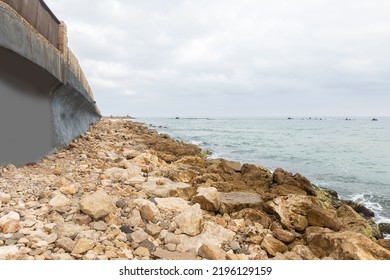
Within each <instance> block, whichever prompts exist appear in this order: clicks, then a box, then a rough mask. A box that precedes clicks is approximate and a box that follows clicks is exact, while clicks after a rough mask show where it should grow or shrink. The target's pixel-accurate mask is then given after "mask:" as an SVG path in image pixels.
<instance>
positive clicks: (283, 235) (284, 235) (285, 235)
mask: <svg viewBox="0 0 390 280" xmlns="http://www.w3.org/2000/svg"><path fill="white" fill-rule="evenodd" d="M272 233H273V236H274V237H275V238H276V239H278V240H280V241H282V242H285V243H291V242H293V241H294V240H295V235H294V234H293V233H292V232H291V231H288V230H283V229H279V228H276V229H274V230H273V231H272Z"/></svg>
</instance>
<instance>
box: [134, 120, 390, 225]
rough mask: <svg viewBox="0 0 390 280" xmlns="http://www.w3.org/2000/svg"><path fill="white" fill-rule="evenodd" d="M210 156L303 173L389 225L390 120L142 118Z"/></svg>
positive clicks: (152, 125) (319, 185) (318, 184)
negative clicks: (363, 206)
mask: <svg viewBox="0 0 390 280" xmlns="http://www.w3.org/2000/svg"><path fill="white" fill-rule="evenodd" d="M139 121H142V122H145V123H146V124H147V125H149V126H151V127H155V128H156V129H157V130H158V131H159V132H160V133H166V134H169V135H170V136H171V137H173V138H175V139H178V140H183V141H185V142H188V143H193V144H197V145H199V146H200V147H201V148H203V149H205V150H210V151H211V152H212V155H211V157H214V158H219V157H220V158H225V159H228V160H234V161H240V162H241V163H254V164H258V165H261V166H264V167H266V168H268V169H270V170H271V171H272V170H275V169H276V168H278V167H281V168H283V169H285V170H287V171H290V172H293V173H300V174H302V175H303V176H305V177H307V178H308V179H309V180H310V181H311V182H312V183H313V184H315V185H317V186H318V187H326V188H331V189H333V190H336V191H337V192H338V194H339V197H340V198H343V199H350V200H354V201H358V202H361V203H363V204H364V205H365V206H367V207H368V208H369V209H371V210H373V211H374V212H375V214H376V217H375V219H376V221H377V222H387V223H389V222H390V118H379V119H378V121H372V119H371V118H352V119H346V118H337V117H334V118H293V119H287V118H262V119H211V118H210V119H209V118H205V119H201V118H199V119H182V118H180V119H176V118H173V119H168V118H166V119H162V118H149V119H140V120H139Z"/></svg>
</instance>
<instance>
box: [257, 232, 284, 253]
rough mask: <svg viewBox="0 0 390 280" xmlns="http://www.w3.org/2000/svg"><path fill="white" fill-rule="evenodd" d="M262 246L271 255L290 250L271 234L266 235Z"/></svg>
mask: <svg viewBox="0 0 390 280" xmlns="http://www.w3.org/2000/svg"><path fill="white" fill-rule="evenodd" d="M261 248H262V249H263V250H266V251H267V253H268V254H269V255H271V256H276V254H277V253H284V252H286V251H287V250H288V249H287V246H286V245H285V244H284V243H283V242H281V241H279V240H277V239H276V238H274V237H273V236H272V235H271V234H268V235H266V236H265V237H264V239H263V242H261Z"/></svg>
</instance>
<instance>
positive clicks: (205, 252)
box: [198, 244, 226, 260]
mask: <svg viewBox="0 0 390 280" xmlns="http://www.w3.org/2000/svg"><path fill="white" fill-rule="evenodd" d="M198 255H199V256H201V257H202V258H205V259H207V260H225V258H226V252H225V251H224V250H222V249H221V248H219V247H218V246H215V245H209V244H203V245H202V246H200V248H199V249H198Z"/></svg>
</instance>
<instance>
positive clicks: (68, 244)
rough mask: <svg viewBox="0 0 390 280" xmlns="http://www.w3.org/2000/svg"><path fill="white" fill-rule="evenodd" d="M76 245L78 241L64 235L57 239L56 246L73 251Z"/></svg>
mask: <svg viewBox="0 0 390 280" xmlns="http://www.w3.org/2000/svg"><path fill="white" fill-rule="evenodd" d="M75 245H76V242H75V241H73V240H72V239H70V238H69V237H63V238H60V239H57V241H56V246H57V247H59V248H62V249H64V250H65V251H66V252H72V250H73V248H74V246H75Z"/></svg>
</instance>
